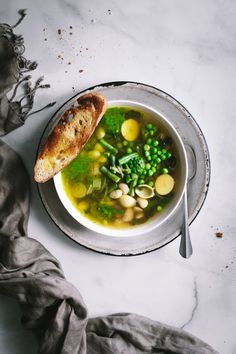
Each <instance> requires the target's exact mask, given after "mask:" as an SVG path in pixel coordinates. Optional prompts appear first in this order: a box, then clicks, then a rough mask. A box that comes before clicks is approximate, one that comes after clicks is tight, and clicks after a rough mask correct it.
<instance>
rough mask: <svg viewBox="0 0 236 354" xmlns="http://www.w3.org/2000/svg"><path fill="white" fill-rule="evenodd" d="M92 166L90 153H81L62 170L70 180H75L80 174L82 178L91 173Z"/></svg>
mask: <svg viewBox="0 0 236 354" xmlns="http://www.w3.org/2000/svg"><path fill="white" fill-rule="evenodd" d="M91 166H92V160H91V159H90V158H89V157H88V155H79V156H77V157H76V158H75V159H74V160H73V161H72V162H71V163H70V165H69V166H68V167H67V168H66V169H64V170H63V171H62V174H64V175H65V176H66V177H67V178H68V179H70V180H73V179H75V178H77V177H78V176H80V178H82V177H84V176H86V175H87V174H88V173H89V171H90V168H91Z"/></svg>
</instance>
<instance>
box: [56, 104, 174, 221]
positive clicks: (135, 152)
mask: <svg viewBox="0 0 236 354" xmlns="http://www.w3.org/2000/svg"><path fill="white" fill-rule="evenodd" d="M178 161H179V159H178V154H177V151H176V147H175V145H174V143H173V141H172V139H171V137H170V136H169V135H168V133H167V131H166V130H165V129H164V127H163V126H161V124H160V122H159V121H158V119H156V118H155V117H154V116H152V114H150V113H147V112H145V111H142V110H138V109H136V108H133V107H112V108H109V109H108V110H107V111H106V113H105V115H104V116H103V118H102V120H101V122H100V123H99V125H98V127H97V128H96V130H95V132H94V133H93V135H92V136H91V138H90V139H89V141H88V142H87V144H86V145H85V146H84V148H83V150H82V151H81V153H80V154H79V155H78V156H77V158H76V159H75V160H73V161H72V163H71V164H70V165H69V166H67V167H66V168H64V169H63V170H62V181H63V186H64V189H65V191H66V193H67V195H68V197H69V199H70V200H71V201H72V203H73V204H74V206H75V207H76V208H77V210H78V212H80V213H82V214H83V215H84V216H85V217H86V218H89V219H90V220H92V221H93V222H95V223H98V224H101V225H104V226H109V227H113V228H128V227H131V226H134V225H139V224H142V223H145V222H146V221H147V220H149V219H150V218H152V217H153V216H154V215H155V216H157V215H159V214H161V213H162V211H163V210H164V208H165V207H166V205H168V203H169V202H170V201H171V199H172V198H173V196H174V193H175V190H176V186H177V181H178V174H179V163H178Z"/></svg>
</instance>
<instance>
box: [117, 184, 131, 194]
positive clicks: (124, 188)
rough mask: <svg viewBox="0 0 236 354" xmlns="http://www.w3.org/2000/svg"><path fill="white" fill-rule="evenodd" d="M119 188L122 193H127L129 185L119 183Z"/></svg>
mask: <svg viewBox="0 0 236 354" xmlns="http://www.w3.org/2000/svg"><path fill="white" fill-rule="evenodd" d="M119 188H120V189H121V190H122V193H123V194H128V193H129V186H128V184H126V183H120V184H119Z"/></svg>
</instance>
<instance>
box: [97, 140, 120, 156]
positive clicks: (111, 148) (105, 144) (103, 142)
mask: <svg viewBox="0 0 236 354" xmlns="http://www.w3.org/2000/svg"><path fill="white" fill-rule="evenodd" d="M99 143H100V144H101V145H102V147H104V149H106V150H107V151H109V152H110V153H111V154H113V155H116V154H117V152H118V150H117V149H116V148H114V146H112V145H110V144H109V143H108V142H107V141H106V140H104V139H100V140H99Z"/></svg>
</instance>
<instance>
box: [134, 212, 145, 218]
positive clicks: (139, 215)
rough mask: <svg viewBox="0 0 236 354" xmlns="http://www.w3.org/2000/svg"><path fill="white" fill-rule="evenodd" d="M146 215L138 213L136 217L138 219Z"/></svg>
mask: <svg viewBox="0 0 236 354" xmlns="http://www.w3.org/2000/svg"><path fill="white" fill-rule="evenodd" d="M143 217H144V213H137V214H136V215H135V218H136V219H142V218H143Z"/></svg>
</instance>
